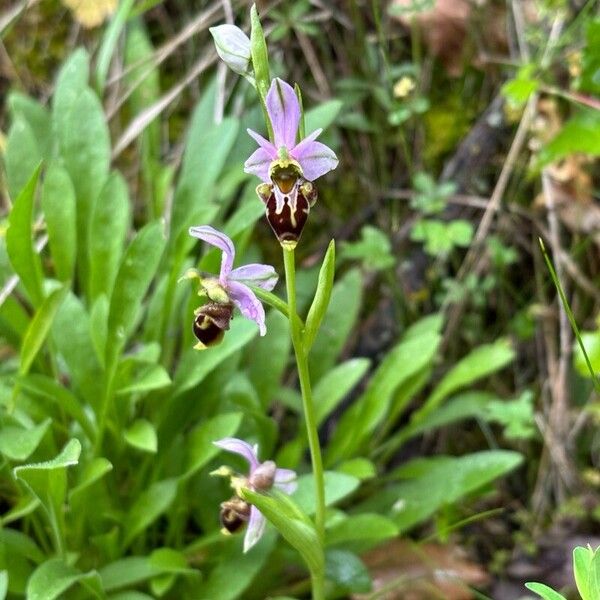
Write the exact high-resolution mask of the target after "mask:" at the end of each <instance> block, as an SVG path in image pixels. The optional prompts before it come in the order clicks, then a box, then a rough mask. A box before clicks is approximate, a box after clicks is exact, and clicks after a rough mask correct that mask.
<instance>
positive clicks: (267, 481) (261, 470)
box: [248, 460, 277, 492]
mask: <svg viewBox="0 0 600 600" xmlns="http://www.w3.org/2000/svg"><path fill="white" fill-rule="evenodd" d="M276 470H277V465H276V464H275V463H274V462H273V461H272V460H267V461H265V462H264V463H262V464H261V465H260V466H258V467H256V469H254V472H253V473H252V474H251V475H250V478H249V479H248V483H249V484H250V486H251V487H252V488H254V489H255V490H257V491H259V492H266V491H267V490H270V489H271V488H272V487H273V482H274V481H275V471H276Z"/></svg>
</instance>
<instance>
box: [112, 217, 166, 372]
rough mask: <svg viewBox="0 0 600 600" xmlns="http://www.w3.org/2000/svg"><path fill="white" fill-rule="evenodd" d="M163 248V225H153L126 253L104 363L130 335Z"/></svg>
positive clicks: (115, 293) (143, 232)
mask: <svg viewBox="0 0 600 600" xmlns="http://www.w3.org/2000/svg"><path fill="white" fill-rule="evenodd" d="M164 246H165V238H164V236H163V231H162V225H161V223H159V222H153V223H148V225H146V226H145V227H144V228H143V229H141V230H140V231H139V232H138V234H137V235H136V237H135V238H134V239H133V241H132V242H131V244H130V245H129V247H128V248H127V250H126V251H125V255H124V256H123V260H122V261H121V266H120V268H119V272H118V274H117V279H116V281H115V286H114V291H113V294H112V297H111V299H110V310H109V314H108V342H107V348H106V351H107V361H106V362H107V364H111V362H112V360H114V358H116V357H117V356H118V355H119V353H120V352H121V350H122V348H123V346H124V345H125V343H126V341H127V339H128V338H129V336H130V335H131V333H132V330H133V328H134V326H135V324H136V318H137V316H138V312H139V311H140V308H141V305H142V301H143V299H144V296H145V294H146V291H147V290H148V287H149V286H150V282H151V281H152V278H153V277H154V275H155V273H156V269H157V268H158V264H159V261H160V257H161V256H162V252H163V249H164ZM109 357H110V360H109Z"/></svg>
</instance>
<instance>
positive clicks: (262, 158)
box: [244, 78, 338, 183]
mask: <svg viewBox="0 0 600 600" xmlns="http://www.w3.org/2000/svg"><path fill="white" fill-rule="evenodd" d="M266 106H267V114H268V116H269V119H270V120H271V125H272V126H273V137H274V141H273V143H272V142H270V141H269V140H266V139H265V138H264V137H262V135H260V134H258V133H256V131H252V130H251V129H248V134H249V135H250V136H251V137H252V138H254V140H256V142H258V145H259V146H260V148H258V150H256V151H255V152H254V153H253V154H252V155H251V156H250V158H249V159H248V160H247V161H246V162H245V164H244V171H245V172H246V173H251V174H253V175H257V176H258V177H260V179H261V180H262V181H263V182H265V183H270V182H271V177H272V174H273V173H272V171H273V166H274V164H275V165H277V163H278V161H283V162H290V163H293V164H294V163H295V165H296V166H297V167H298V168H299V175H300V176H302V177H304V179H306V180H308V181H314V180H315V179H317V178H319V177H321V175H325V173H327V172H329V171H331V170H333V169H335V168H336V167H337V164H338V159H337V157H336V155H335V153H334V152H333V150H332V149H331V148H329V147H328V146H326V145H325V144H322V143H321V142H316V141H315V140H316V138H317V137H318V136H319V134H320V133H321V132H322V131H323V130H322V129H317V130H316V131H313V132H312V133H311V134H310V135H308V136H307V137H305V138H304V139H303V140H301V141H300V142H299V143H296V138H297V136H298V125H299V123H300V103H299V102H298V98H297V97H296V93H295V92H294V89H293V88H292V86H291V85H289V84H288V83H286V82H285V81H283V80H281V79H279V78H277V79H274V80H273V82H272V83H271V87H270V88H269V91H268V93H267V97H266Z"/></svg>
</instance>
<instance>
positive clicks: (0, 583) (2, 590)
mask: <svg viewBox="0 0 600 600" xmlns="http://www.w3.org/2000/svg"><path fill="white" fill-rule="evenodd" d="M7 592H8V573H7V572H6V571H0V600H4V599H5V598H6V594H7Z"/></svg>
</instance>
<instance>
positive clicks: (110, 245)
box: [89, 172, 129, 300]
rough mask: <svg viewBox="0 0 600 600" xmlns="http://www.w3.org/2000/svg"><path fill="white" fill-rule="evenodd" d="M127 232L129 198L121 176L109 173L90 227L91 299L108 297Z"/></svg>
mask: <svg viewBox="0 0 600 600" xmlns="http://www.w3.org/2000/svg"><path fill="white" fill-rule="evenodd" d="M128 229H129V197H128V191H127V184H126V183H125V180H124V179H123V177H122V176H121V175H120V174H119V173H117V172H114V173H112V174H111V175H110V176H109V178H108V180H107V181H106V183H105V184H104V187H103V188H102V190H101V192H100V196H99V197H98V200H97V202H96V203H95V205H94V208H93V210H92V216H91V224H90V245H89V253H90V296H91V299H92V300H95V299H96V298H98V296H100V295H101V294H104V295H105V296H106V297H107V298H110V295H111V292H112V288H113V284H114V281H115V277H116V276H117V270H118V268H119V261H120V260H121V255H122V253H123V245H124V243H125V236H126V235H127V231H128Z"/></svg>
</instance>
